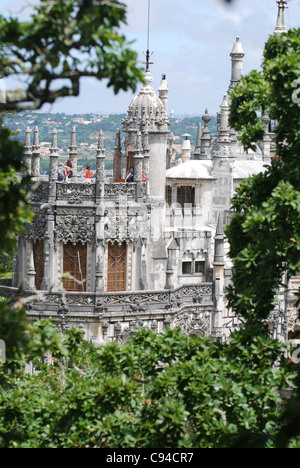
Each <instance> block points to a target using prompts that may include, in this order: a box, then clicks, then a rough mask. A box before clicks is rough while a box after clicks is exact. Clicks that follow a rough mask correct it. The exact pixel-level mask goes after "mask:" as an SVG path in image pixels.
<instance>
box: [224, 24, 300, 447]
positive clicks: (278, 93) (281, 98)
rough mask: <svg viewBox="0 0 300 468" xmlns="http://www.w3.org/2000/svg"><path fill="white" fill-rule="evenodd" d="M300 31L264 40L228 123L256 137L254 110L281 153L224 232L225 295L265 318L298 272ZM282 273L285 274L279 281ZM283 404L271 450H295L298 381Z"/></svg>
mask: <svg viewBox="0 0 300 468" xmlns="http://www.w3.org/2000/svg"><path fill="white" fill-rule="evenodd" d="M299 84H300V30H299V29H297V30H291V31H289V32H288V33H287V34H283V35H282V36H281V37H277V36H272V37H270V39H269V41H268V43H267V44H266V47H265V51H264V60H263V64H262V71H261V72H259V73H258V72H252V73H250V74H249V75H248V76H247V77H245V78H243V79H242V80H241V81H240V83H239V84H238V85H237V87H236V88H235V90H234V91H233V93H232V95H231V98H232V106H231V115H230V122H231V124H232V125H233V126H234V127H235V128H236V130H238V131H239V132H240V135H241V140H242V142H243V144H244V146H245V147H246V148H251V147H252V146H253V142H255V141H259V140H261V138H262V137H263V135H264V125H263V123H262V121H261V119H260V117H259V113H258V111H261V110H263V111H265V112H267V113H268V114H269V116H270V117H271V119H272V120H274V121H275V122H276V129H275V143H276V152H277V156H278V158H277V159H275V160H273V161H272V164H271V166H270V167H268V168H267V170H266V172H265V173H264V174H259V175H257V176H254V177H252V178H250V179H248V180H246V181H245V182H244V183H242V184H241V186H240V187H239V189H238V190H237V195H236V196H235V198H234V199H233V208H234V210H235V212H236V215H235V216H234V218H233V220H232V223H231V224H230V226H229V228H228V229H227V231H226V233H227V236H228V238H229V241H230V254H231V257H232V259H233V263H234V268H233V285H232V286H231V288H230V289H229V292H228V299H229V304H230V305H231V306H232V308H233V309H234V310H235V311H236V312H237V313H238V314H240V315H242V316H244V317H245V318H246V319H247V320H249V321H251V320H253V321H257V320H264V319H265V318H267V316H268V314H269V312H270V311H271V310H272V308H273V307H274V298H275V294H276V292H277V291H278V288H279V286H280V285H281V283H282V281H283V282H284V285H286V284H287V281H288V280H289V278H290V277H291V276H293V275H297V274H298V275H299V273H300V164H299V162H300V161H299V158H300V99H299ZM284 277H285V278H284ZM299 382H300V380H299V376H298V387H297V396H296V397H295V398H293V399H291V400H290V401H289V402H288V404H287V407H286V411H285V414H284V417H283V421H282V422H283V423H282V424H281V429H280V430H279V432H278V434H277V436H276V442H275V445H276V447H284V448H286V447H289V446H293V447H299V440H300V436H299V435H300V412H299V408H300V393H299V392H300V385H299Z"/></svg>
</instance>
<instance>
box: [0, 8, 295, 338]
mask: <svg viewBox="0 0 300 468" xmlns="http://www.w3.org/2000/svg"><path fill="white" fill-rule="evenodd" d="M284 30H285V23H284V5H282V4H281V2H279V15H278V22H277V26H276V30H275V32H276V33H278V34H279V33H281V32H282V31H284ZM230 55H231V61H232V74H231V80H230V85H229V88H228V91H227V93H226V94H225V96H224V98H223V101H222V104H221V107H220V112H219V113H218V131H217V135H216V136H215V137H213V138H212V137H211V135H210V132H209V128H208V123H209V120H210V116H209V115H208V111H205V114H204V116H203V122H204V126H203V129H202V128H201V126H199V131H198V138H197V144H196V148H195V151H194V154H193V155H192V150H191V145H190V141H189V140H188V136H186V139H185V141H184V143H183V145H182V148H181V154H180V155H179V156H178V154H177V152H176V151H175V148H174V140H173V135H172V133H171V134H170V121H169V119H168V113H167V102H168V87H167V81H166V78H165V76H163V78H162V81H161V84H160V87H159V89H158V94H156V92H155V91H154V89H153V88H152V86H151V83H152V81H153V78H152V75H151V73H150V71H149V69H148V67H147V71H146V75H145V78H146V83H145V85H144V86H143V87H142V89H141V90H140V92H139V93H138V95H137V96H136V97H135V98H134V99H133V100H132V102H131V104H130V106H129V109H128V115H127V117H126V118H125V119H124V121H123V131H124V132H125V134H126V141H125V149H124V150H122V145H121V141H120V132H118V133H117V135H116V144H115V151H114V154H115V156H114V176H113V180H109V179H107V178H106V177H105V167H104V165H105V149H104V144H103V142H104V138H103V133H102V132H101V131H100V134H99V140H98V149H97V154H96V167H97V169H96V179H95V180H94V183H92V184H85V183H83V182H82V179H81V178H79V177H78V176H77V146H76V133H75V129H73V132H72V137H71V144H70V151H69V158H70V160H71V162H72V165H73V172H74V174H73V175H74V177H73V178H72V179H71V183H64V182H58V181H57V165H58V158H59V153H58V148H57V133H56V131H55V130H54V132H53V140H52V147H51V152H50V171H49V178H48V177H41V176H40V174H39V161H40V153H39V138H38V129H35V130H34V139H33V145H31V142H30V129H28V131H27V133H26V141H25V161H26V171H27V172H28V173H30V174H31V176H32V183H31V187H29V189H30V190H31V195H30V201H31V206H32V209H33V211H34V213H35V217H34V219H33V223H32V224H31V225H28V226H27V227H26V230H25V233H24V235H23V236H22V237H20V239H19V251H18V253H17V255H16V257H15V259H14V273H13V284H12V285H11V286H12V287H7V286H6V287H5V286H0V293H1V294H2V295H7V296H8V295H14V294H16V292H17V291H18V289H17V288H22V292H20V293H22V294H23V295H25V296H29V299H28V304H27V308H28V318H29V319H30V320H37V319H40V318H45V317H51V318H52V320H53V321H54V322H56V323H57V327H58V329H60V330H62V331H63V330H66V329H67V328H68V327H71V326H75V327H78V328H81V329H83V330H84V334H85V338H86V339H87V340H90V341H92V342H94V343H95V344H97V345H101V344H104V343H107V342H109V341H113V340H119V341H120V342H124V341H125V340H126V339H128V338H129V337H130V334H131V333H132V332H133V331H134V330H136V329H137V328H139V327H149V328H151V329H153V330H154V331H156V332H160V331H161V330H162V329H163V328H164V327H168V326H171V327H175V326H180V327H181V328H182V329H183V330H184V331H185V332H186V333H194V334H199V335H201V334H207V335H210V336H212V337H215V338H218V339H226V337H227V336H228V335H229V334H230V332H231V331H232V330H233V329H234V328H235V327H237V326H238V325H239V320H238V318H237V317H235V316H234V315H233V314H232V313H231V311H230V310H228V309H227V307H226V301H225V295H224V288H225V287H226V285H228V284H229V282H230V278H231V263H230V259H229V257H228V255H227V252H228V245H227V243H226V239H225V237H224V231H223V227H224V226H225V225H226V224H227V223H228V222H229V221H230V218H231V212H230V206H231V205H230V200H231V198H232V196H233V195H234V191H235V188H236V187H237V186H238V185H239V183H240V182H241V180H243V179H244V178H246V177H248V176H250V175H252V174H256V173H258V172H260V171H264V170H265V166H266V165H267V164H268V163H269V162H270V160H271V158H272V157H273V156H274V152H273V145H272V133H271V132H270V131H269V129H270V128H271V125H270V124H271V122H270V119H269V117H268V115H263V119H264V122H265V125H266V129H267V133H266V136H265V138H264V140H263V141H262V142H260V144H259V145H257V148H256V151H255V152H249V153H245V152H244V151H243V148H242V147H241V145H240V143H239V140H238V136H237V134H236V132H235V131H233V129H231V128H230V126H229V123H228V116H229V106H230V97H229V93H230V91H231V89H233V88H234V86H235V84H236V83H237V81H238V80H239V78H240V77H241V75H242V69H243V60H244V51H243V47H242V44H241V42H240V40H239V38H237V39H236V42H235V43H234V46H233V49H232V51H231V54H230ZM168 136H169V141H168ZM131 166H133V167H134V169H135V178H134V182H133V183H126V182H125V181H124V180H125V176H126V172H127V170H128V169H129V168H130V167H131ZM143 176H146V178H147V181H146V182H145V181H143ZM297 287H298V280H297V278H294V279H293V281H292V284H291V287H290V289H289V290H288V291H285V293H284V295H283V296H279V302H278V307H277V308H276V310H275V311H274V313H273V314H272V316H271V317H270V321H269V324H270V329H271V330H272V331H273V335H274V337H279V338H280V339H287V338H288V334H289V333H291V332H294V331H295V330H297V328H298V327H299V324H298V319H297V316H296V311H295V297H294V295H293V292H294V289H296V288H297ZM35 292H37V293H38V294H39V295H38V296H37V297H34V296H33V297H32V295H34V293H35Z"/></svg>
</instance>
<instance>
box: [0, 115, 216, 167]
mask: <svg viewBox="0 0 300 468" xmlns="http://www.w3.org/2000/svg"><path fill="white" fill-rule="evenodd" d="M125 117H126V114H109V115H98V114H75V115H68V114H63V113H57V114H52V113H51V114H43V113H40V112H21V113H19V114H7V115H5V116H4V125H5V126H7V127H10V128H11V129H12V130H13V131H14V132H18V134H17V135H14V136H13V138H14V139H16V140H20V141H24V140H25V130H26V128H27V127H30V128H31V129H32V130H33V129H34V127H35V126H38V127H39V138H40V143H41V149H42V160H41V173H45V174H46V173H48V170H49V158H48V154H49V147H50V145H51V140H52V130H53V128H54V127H56V129H57V131H58V147H59V150H60V154H61V159H66V158H67V156H68V148H69V144H70V138H71V131H72V127H73V126H76V134H77V146H78V168H79V169H81V167H83V166H85V165H86V164H87V163H88V162H89V163H90V164H91V167H92V168H94V169H95V168H96V161H95V156H96V145H97V138H98V134H99V130H100V128H102V130H103V132H104V137H105V152H106V169H107V170H109V169H111V168H112V159H113V149H114V145H115V135H116V131H117V130H118V129H120V130H122V119H124V118H125ZM199 122H201V123H202V124H203V122H202V117H201V116H199V117H197V116H192V117H182V118H176V117H174V118H172V119H171V129H170V131H171V132H173V133H174V135H175V137H176V143H181V141H182V135H183V134H184V133H189V134H190V135H191V138H190V139H191V143H192V145H195V143H196V138H197V130H198V124H199ZM209 127H210V131H211V134H212V135H214V134H215V133H216V127H217V120H216V116H212V117H211V121H210V125H209ZM121 135H122V139H124V138H125V135H124V134H121ZM32 138H33V132H32Z"/></svg>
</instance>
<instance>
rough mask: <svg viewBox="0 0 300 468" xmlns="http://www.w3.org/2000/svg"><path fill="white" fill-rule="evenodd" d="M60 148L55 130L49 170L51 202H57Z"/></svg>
mask: <svg viewBox="0 0 300 468" xmlns="http://www.w3.org/2000/svg"><path fill="white" fill-rule="evenodd" d="M58 157H59V154H58V148H57V130H56V128H54V129H53V133H52V145H51V148H50V156H49V158H50V168H49V195H50V197H49V201H51V202H54V201H55V200H56V181H57V164H58Z"/></svg>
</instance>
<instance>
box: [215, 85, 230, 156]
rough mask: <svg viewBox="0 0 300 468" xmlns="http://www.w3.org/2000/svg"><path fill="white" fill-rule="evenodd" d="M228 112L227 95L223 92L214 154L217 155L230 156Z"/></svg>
mask: <svg viewBox="0 0 300 468" xmlns="http://www.w3.org/2000/svg"><path fill="white" fill-rule="evenodd" d="M229 112H230V107H229V102H228V97H227V95H226V94H225V96H224V99H223V102H222V104H221V115H220V128H219V133H218V147H219V150H218V152H217V154H216V156H217V157H230V156H231V137H230V126H229Z"/></svg>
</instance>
